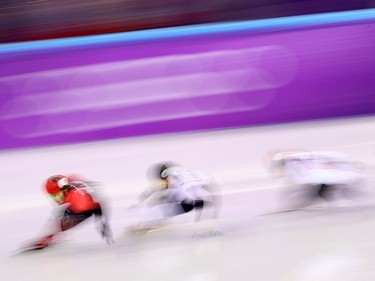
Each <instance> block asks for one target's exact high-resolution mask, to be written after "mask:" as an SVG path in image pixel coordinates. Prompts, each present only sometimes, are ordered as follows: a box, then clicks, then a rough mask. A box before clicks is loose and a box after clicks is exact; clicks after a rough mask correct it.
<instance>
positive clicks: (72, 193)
mask: <svg viewBox="0 0 375 281" xmlns="http://www.w3.org/2000/svg"><path fill="white" fill-rule="evenodd" d="M43 188H44V189H45V191H46V192H47V193H48V195H49V196H50V198H51V199H52V200H53V201H54V202H55V203H57V204H58V205H66V208H64V210H63V211H62V213H61V214H60V215H59V216H57V218H56V219H55V221H54V225H55V226H54V227H55V230H54V231H51V232H50V233H49V234H48V235H46V236H44V237H42V238H41V239H40V240H39V241H38V242H37V243H36V244H34V245H33V247H34V248H35V249H43V248H45V247H47V246H49V245H50V244H51V243H52V242H53V240H54V238H55V236H56V235H57V234H59V233H61V232H63V231H66V230H69V229H71V228H72V227H74V226H76V225H78V224H80V223H81V222H83V221H85V220H87V219H88V218H90V217H94V218H95V222H96V223H97V226H98V228H99V231H100V234H101V235H102V237H103V239H105V240H106V242H107V243H111V242H113V240H112V233H111V230H110V228H109V225H108V218H107V217H106V214H105V213H104V210H103V208H102V205H101V203H99V202H98V201H97V200H95V199H94V197H93V195H92V192H90V187H89V186H88V184H86V183H85V182H84V181H77V180H75V179H74V178H69V177H67V176H63V175H55V176H52V177H50V178H48V179H47V181H46V182H45V183H44V185H43Z"/></svg>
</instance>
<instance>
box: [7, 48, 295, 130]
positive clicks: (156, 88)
mask: <svg viewBox="0 0 375 281" xmlns="http://www.w3.org/2000/svg"><path fill="white" fill-rule="evenodd" d="M269 52H273V53H278V54H280V56H283V55H284V56H288V55H289V53H288V52H287V51H286V50H283V49H282V48H281V47H277V46H269V47H258V48H248V49H238V50H233V51H232V50H228V51H225V50H223V51H215V52H206V53H197V54H190V55H172V56H163V57H159V58H150V59H139V60H131V61H126V62H116V63H109V64H99V65H94V66H84V67H72V68H68V69H64V70H52V71H42V72H34V73H29V74H21V75H14V76H9V77H3V78H0V81H5V82H8V84H9V85H10V86H11V87H14V86H15V85H17V84H19V83H22V82H24V83H25V85H26V86H25V87H24V91H25V94H27V93H28V92H29V91H30V89H31V88H32V85H33V84H34V83H38V80H39V83H40V81H43V80H44V81H47V80H54V81H56V82H58V81H59V80H64V82H65V85H62V89H61V90H59V91H51V92H48V91H47V92H45V93H41V94H39V93H35V95H24V96H21V97H15V98H14V99H11V100H10V101H9V102H8V103H6V104H4V106H3V107H4V108H5V111H6V112H7V113H6V114H4V115H3V116H2V117H1V119H2V120H10V119H17V118H28V117H30V116H33V115H44V118H48V116H47V115H49V114H52V115H53V114H62V113H71V112H75V111H84V110H88V111H95V110H111V109H115V108H124V107H132V106H141V105H143V104H146V103H161V102H167V101H171V100H182V99H189V98H193V97H205V96H210V95H227V94H230V93H233V92H238V91H249V92H251V91H254V90H264V89H274V88H278V87H280V86H282V84H285V83H287V81H290V80H291V79H292V77H293V75H294V70H295V59H293V57H290V59H289V60H288V59H286V60H285V62H286V64H285V65H283V66H282V67H283V68H284V69H285V71H286V73H284V77H282V79H280V78H278V77H275V75H273V74H272V73H271V71H272V70H269V69H267V68H265V67H262V63H263V62H264V57H267V53H269ZM288 63H289V65H288ZM134 73H136V74H135V75H134ZM138 73H139V74H138ZM93 75H94V76H95V75H98V77H99V78H100V79H98V80H94V79H92V78H93ZM158 76H160V77H158ZM90 78H91V79H92V82H93V83H90V82H91V81H90ZM46 79H47V80H46ZM121 81H125V82H121ZM99 83H101V84H99ZM258 94H259V95H262V94H264V92H259V93H258ZM227 99H229V97H228V98H227ZM258 106H264V104H260V105H255V107H254V109H256V108H257V107H258ZM187 108H189V106H187ZM217 110H220V111H222V110H223V109H222V108H221V107H218V108H214V109H213V111H217ZM241 110H249V107H243V106H242V107H236V108H232V109H230V110H226V112H236V111H241ZM209 112H210V111H208V112H207V113H205V112H204V110H203V111H202V110H199V109H196V108H194V107H190V108H189V110H188V111H186V110H185V112H184V110H180V111H179V113H178V114H177V115H176V113H174V112H173V111H172V110H168V111H165V112H162V113H164V114H160V116H159V117H156V116H155V114H154V112H145V114H142V115H141V116H136V115H134V116H130V117H129V118H126V119H124V118H123V116H121V115H120V116H116V117H117V118H118V119H117V120H116V119H115V120H110V121H109V120H106V118H102V119H99V120H97V122H96V123H95V124H85V120H84V119H80V120H77V122H75V123H68V124H65V126H64V122H62V123H61V122H60V123H59V127H58V129H57V128H56V129H53V128H51V127H48V126H42V127H40V128H38V131H34V132H30V133H26V135H24V136H23V137H35V136H43V135H49V134H53V133H63V132H70V131H79V130H80V131H84V130H95V129H98V128H105V127H111V126H120V125H125V124H136V123H139V122H145V121H152V120H154V121H155V120H168V119H172V118H177V117H187V116H190V117H191V116H198V115H204V114H209Z"/></svg>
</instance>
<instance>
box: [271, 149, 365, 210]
mask: <svg viewBox="0 0 375 281" xmlns="http://www.w3.org/2000/svg"><path fill="white" fill-rule="evenodd" d="M265 164H266V168H267V169H268V171H269V172H270V173H271V174H272V175H274V176H276V177H283V178H285V179H286V180H287V182H288V184H289V185H291V186H294V187H295V188H294V189H291V188H289V191H288V197H289V198H291V197H294V199H295V200H294V202H292V203H293V205H294V209H300V208H303V207H307V206H310V205H312V204H314V203H315V202H317V201H320V200H323V202H333V201H338V202H340V200H341V201H342V199H344V200H346V199H353V198H354V196H355V198H356V199H357V198H361V195H363V194H362V192H361V191H360V190H359V188H358V186H357V185H358V184H359V183H360V182H361V180H362V179H363V170H362V169H361V167H360V165H359V164H358V162H354V161H352V160H351V159H350V158H349V156H348V155H346V154H343V153H340V152H336V151H301V150H274V151H270V152H269V153H268V155H267V157H266V161H265ZM289 203H290V202H289Z"/></svg>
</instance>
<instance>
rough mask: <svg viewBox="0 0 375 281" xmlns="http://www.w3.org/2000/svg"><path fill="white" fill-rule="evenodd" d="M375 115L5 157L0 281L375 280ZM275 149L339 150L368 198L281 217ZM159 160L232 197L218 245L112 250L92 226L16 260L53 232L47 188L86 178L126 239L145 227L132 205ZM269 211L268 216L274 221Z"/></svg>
mask: <svg viewBox="0 0 375 281" xmlns="http://www.w3.org/2000/svg"><path fill="white" fill-rule="evenodd" d="M374 128H375V117H356V118H345V119H335V120H329V121H327V120H326V121H311V122H301V123H294V124H283V125H273V126H263V127H251V128H236V129H225V130H218V131H204V132H194V133H184V134H168V135H158V136H144V137H134V138H127V139H118V140H109V141H101V142H94V143H83V144H71V145H62V146H51V147H41V148H33V149H20V150H11V151H4V152H1V153H0V156H1V157H0V168H1V170H0V173H1V177H0V179H1V196H0V231H1V243H0V255H1V256H0V278H1V280H27V281H32V280H37V281H45V280H48V281H50V280H54V281H60V280H79V281H85V280H88V281H99V280H111V281H114V280H137V281H138V280H163V281H169V280H171V281H172V280H173V281H180V280H181V281H185V280H186V281H201V280H204V281H206V280H207V281H211V280H228V281H231V280H246V281H247V280H257V281H274V280H275V281H326V280H329V281H336V280H340V281H348V280H350V281H362V280H369V281H370V280H371V281H373V280H374V279H375V268H374V267H373V261H374V260H375V239H374V237H375V205H373V203H374V202H375V200H374V198H375V196H373V195H374V194H375V193H374V191H373V186H374V183H375V173H374V172H375V129H374ZM273 148H303V149H310V150H337V151H340V152H344V153H347V154H349V155H350V156H352V157H353V158H354V159H356V160H359V161H361V162H362V163H363V165H364V167H365V168H366V181H365V182H363V184H362V186H360V187H358V188H361V190H362V191H364V192H366V193H367V194H368V195H367V198H366V200H363V201H360V202H356V203H355V204H352V203H351V202H350V203H349V204H348V206H346V207H328V208H324V209H319V210H311V211H303V212H293V213H274V214H269V213H272V212H274V211H275V210H278V209H279V208H281V207H282V206H283V203H285V202H283V201H282V200H280V198H281V197H279V195H280V191H282V190H283V189H285V188H286V187H285V186H284V183H283V182H281V181H277V180H275V179H272V178H270V177H269V175H267V173H266V172H265V171H264V169H263V166H262V157H263V155H264V153H265V152H266V151H267V150H269V149H273ZM160 160H173V161H178V162H179V163H180V164H182V165H183V166H185V167H186V168H191V169H197V170H202V171H207V172H209V173H211V174H212V175H213V176H214V177H215V178H216V179H217V180H218V182H219V183H220V185H221V187H222V192H223V196H224V204H223V210H222V215H221V218H220V220H219V221H218V222H217V227H218V229H219V230H220V231H221V232H222V233H223V234H224V235H223V236H219V237H212V238H206V239H192V237H191V231H192V229H191V227H192V225H191V224H190V222H191V219H192V217H191V216H190V214H186V215H183V216H181V217H179V218H175V219H174V220H173V221H172V222H173V223H177V224H181V225H180V226H179V227H175V228H170V229H167V230H162V231H158V232H155V233H154V234H151V235H150V236H147V237H138V238H137V237H125V238H122V239H120V240H118V241H117V243H116V244H114V245H106V244H105V243H104V242H103V241H102V240H101V238H100V237H99V235H98V234H97V232H96V230H95V228H94V226H93V225H92V224H90V223H89V222H87V223H85V224H84V225H82V226H81V227H78V228H77V229H74V230H72V231H70V232H67V233H66V236H65V237H64V239H65V241H64V242H63V243H61V244H59V245H57V246H56V247H52V248H50V249H49V248H47V249H45V250H43V251H39V252H33V253H29V254H23V255H14V253H15V251H16V250H17V249H19V248H20V247H21V246H22V245H24V243H26V242H28V241H30V240H32V239H35V238H37V237H38V236H39V235H41V234H42V233H43V227H44V224H45V222H46V220H47V218H48V217H49V215H50V213H51V210H52V207H51V202H50V201H48V198H46V196H45V195H44V194H43V192H42V190H41V183H42V182H43V180H44V179H45V178H46V177H48V176H50V175H52V174H56V173H65V172H78V173H81V174H83V175H85V176H87V177H89V178H90V179H93V180H96V181H99V182H101V183H103V190H105V193H106V194H107V196H109V198H110V202H111V203H112V227H113V231H114V233H115V235H116V236H117V235H118V234H120V233H121V232H122V230H123V229H124V228H125V227H127V226H128V225H130V224H131V223H132V222H134V221H135V220H136V216H135V213H134V212H130V211H128V209H127V207H128V204H129V203H130V202H131V201H132V200H134V199H135V197H136V196H137V195H138V193H139V192H141V190H142V189H143V188H144V187H145V186H146V185H147V180H146V177H145V173H146V170H147V168H148V167H149V166H150V165H151V164H153V163H155V162H158V161H160ZM267 214H268V215H267Z"/></svg>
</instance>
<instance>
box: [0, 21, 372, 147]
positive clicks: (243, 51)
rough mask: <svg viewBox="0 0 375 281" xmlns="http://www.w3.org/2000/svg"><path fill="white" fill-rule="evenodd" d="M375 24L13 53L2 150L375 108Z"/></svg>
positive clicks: (4, 85)
mask: <svg viewBox="0 0 375 281" xmlns="http://www.w3.org/2000/svg"><path fill="white" fill-rule="evenodd" d="M374 92H375V25H374V23H362V24H359V23H358V24H352V25H347V26H333V27H320V28H315V29H306V30H291V31H282V32H268V33H258V34H246V33H242V34H236V35H215V36H205V37H203V36H201V37H195V38H192V37H189V38H179V39H174V40H163V41H152V42H148V43H146V42H144V43H137V44H135V43H134V44H128V45H123V46H118V45H117V46H114V45H112V46H97V47H86V48H82V49H76V50H69V49H65V50H50V51H46V52H44V53H37V54H36V53H22V54H17V55H9V56H7V57H1V68H0V102H1V103H0V149H8V148H17V147H25V146H35V145H48V144H59V143H68V142H81V141H92V140H102V139H110V138H118V137H128V136H136V135H144V134H159V133H168V132H178V131H188V130H203V129H215V128H225V127H233V126H250V125H262V124H272V123H280V122H290V121H297V120H308V119H317V118H331V117H339V116H351V115H359V114H373V113H375V94H374Z"/></svg>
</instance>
